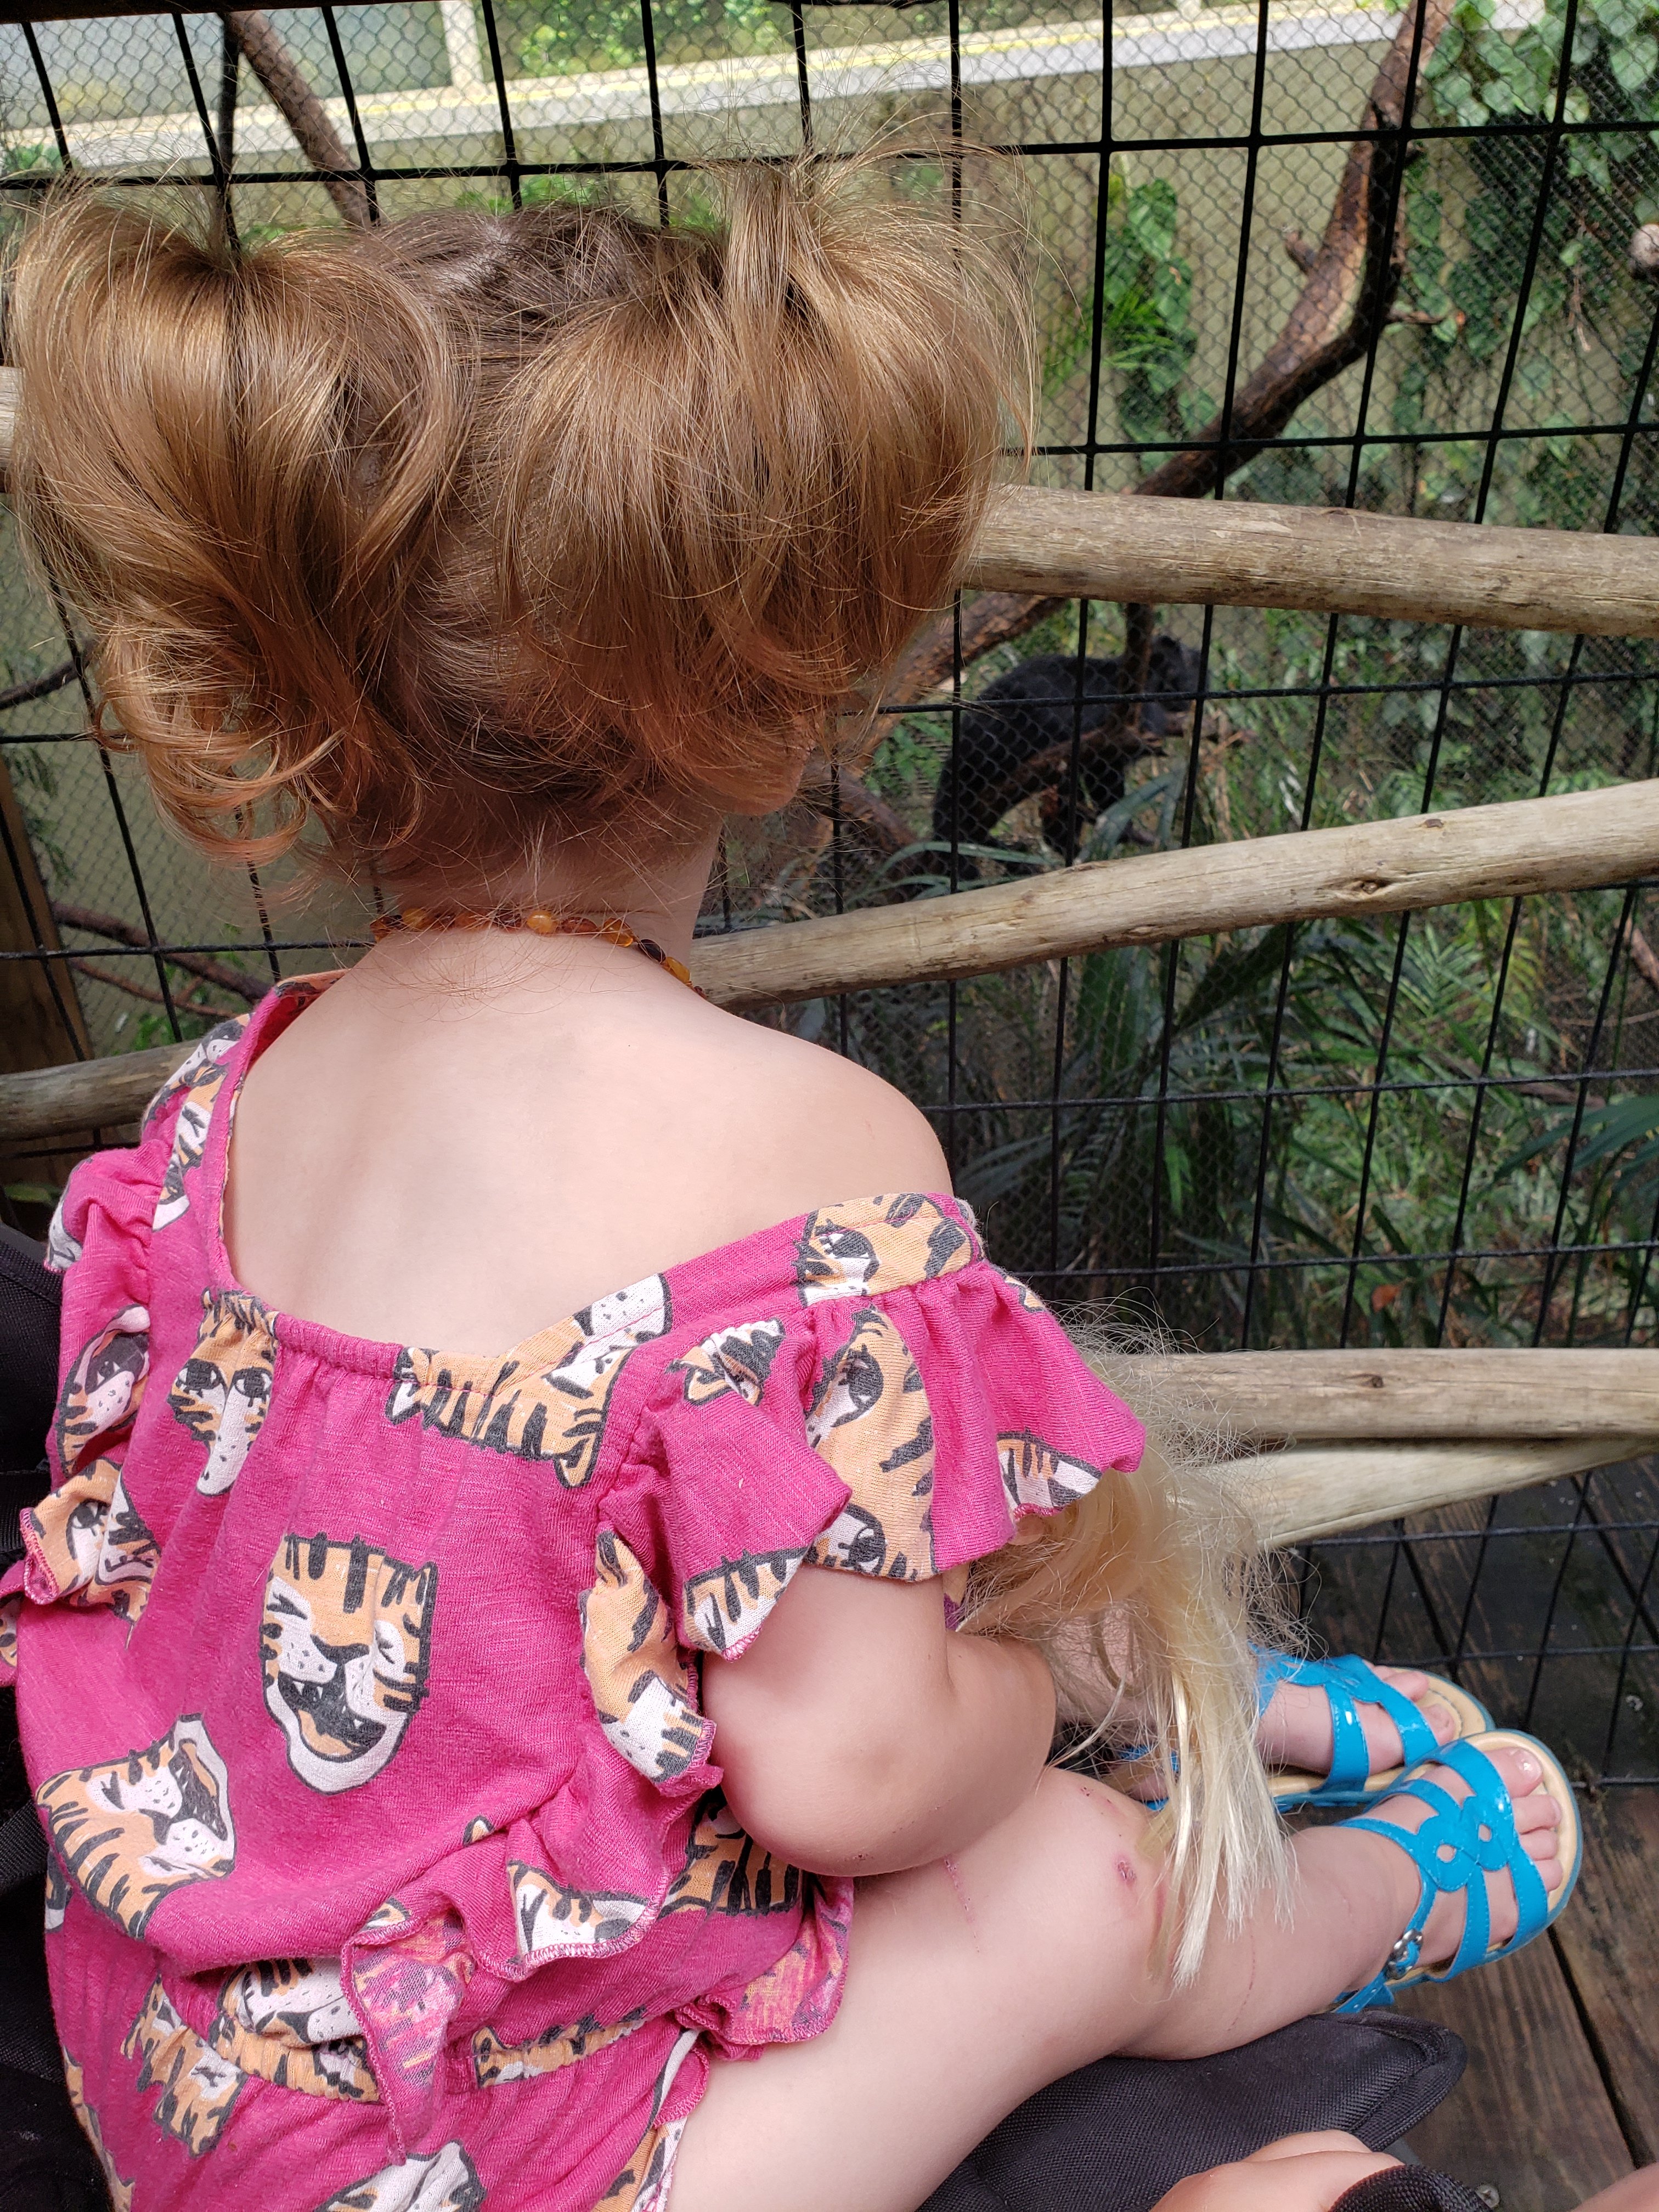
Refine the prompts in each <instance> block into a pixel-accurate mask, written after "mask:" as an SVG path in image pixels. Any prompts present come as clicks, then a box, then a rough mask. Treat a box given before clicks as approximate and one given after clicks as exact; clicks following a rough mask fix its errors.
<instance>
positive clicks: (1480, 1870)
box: [1337, 1729, 1582, 2012]
mask: <svg viewBox="0 0 1659 2212" xmlns="http://www.w3.org/2000/svg"><path fill="white" fill-rule="evenodd" d="M1355 1829H1361V1830H1364V1832H1366V1833H1367V1834H1369V1835H1372V1836H1378V1837H1383V1838H1386V1839H1387V1840H1388V1841H1389V1842H1390V1843H1391V1844H1397V1845H1398V1847H1399V1854H1400V1856H1398V1857H1396V1855H1395V1853H1394V1852H1392V1851H1390V1852H1389V1854H1388V1855H1387V1859H1386V1863H1387V1866H1388V1871H1389V1879H1390V1880H1391V1881H1393V1882H1394V1883H1395V1886H1396V1887H1397V1888H1398V1890H1399V1892H1400V1899H1401V1904H1402V1905H1405V1906H1407V1908H1408V1913H1407V1918H1406V1919H1405V1922H1404V1927H1403V1932H1402V1934H1401V1936H1400V1937H1399V1938H1398V1939H1397V1940H1396V1942H1395V1943H1394V1944H1393V1945H1392V1946H1391V1947H1390V1949H1389V1955H1388V1957H1387V1959H1386V1960H1384V1961H1383V1964H1382V1966H1381V1967H1380V1968H1379V1971H1378V1972H1377V1974H1376V1977H1375V1978H1374V1979H1373V1980H1371V1981H1370V1982H1369V1983H1368V1984H1366V1985H1365V1987H1364V1989H1362V1990H1355V1991H1354V1992H1353V1993H1352V1996H1348V1997H1346V1998H1345V1999H1343V2001H1342V2002H1340V2005H1339V2006H1338V2008H1337V2009H1338V2010H1339V2011H1341V2012H1354V2011H1359V2010H1363V2009H1364V2008H1365V2007H1366V2006H1368V2005H1373V2004H1390V2003H1392V2002H1393V2000H1394V1992H1395V1990H1396V1989H1399V1988H1401V1987H1405V1986H1407V1985H1408V1984H1411V1983H1413V1982H1416V1981H1420V1980H1422V1979H1424V1978H1425V1977H1426V1976H1427V1975H1429V1974H1431V1973H1432V1974H1434V1975H1435V1977H1436V1978H1437V1979H1440V1980H1448V1979H1449V1978H1451V1977H1452V1976H1453V1975H1455V1974H1460V1973H1463V1972H1466V1971H1467V1970H1468V1968H1469V1967H1470V1966H1480V1965H1482V1964H1483V1963H1485V1962H1486V1961H1487V1960H1492V1959H1496V1958H1498V1957H1501V1956H1503V1955H1504V1954H1505V1952H1506V1950H1508V1949H1510V1948H1516V1949H1518V1948H1520V1946H1521V1945H1522V1943H1525V1942H1530V1941H1531V1940H1532V1938H1533V1937H1534V1936H1536V1935H1539V1934H1541V1932H1542V1930H1543V1929H1546V1928H1547V1927H1548V1926H1549V1925H1550V1924H1551V1923H1552V1922H1553V1920H1554V1919H1555V1918H1556V1917H1557V1915H1558V1914H1559V1912H1560V1911H1561V1910H1562V1908H1563V1907H1564V1906H1565V1904H1566V1901H1567V1899H1568V1898H1569V1897H1570V1896H1571V1893H1572V1888H1573V1885H1574V1883H1575V1881H1577V1875H1578V1866H1579V1860H1580V1857H1581V1852H1582V1832H1581V1830H1580V1826H1579V1822H1578V1814H1577V1807H1576V1806H1575V1804H1574V1802H1573V1798H1572V1791H1571V1784H1569V1783H1568V1780H1567V1778H1566V1776H1565V1773H1564V1772H1563V1771H1562V1769H1561V1767H1560V1765H1559V1763H1558V1762H1557V1760H1556V1759H1554V1758H1553V1756H1552V1755H1551V1754H1550V1753H1548V1752H1547V1751H1546V1750H1545V1748H1544V1747H1543V1746H1542V1745H1541V1744H1540V1743H1538V1742H1537V1741H1535V1740H1534V1738H1532V1737H1530V1736H1523V1735H1519V1734H1517V1733H1516V1732H1514V1731H1512V1730H1509V1729H1494V1730H1492V1731H1491V1732H1490V1733H1488V1734H1487V1735H1482V1736H1477V1737H1474V1738H1472V1739H1468V1740H1465V1741H1461V1742H1459V1743H1456V1744H1454V1745H1453V1746H1452V1747H1450V1750H1449V1753H1448V1757H1447V1759H1446V1760H1445V1761H1444V1762H1443V1763H1442V1762H1440V1761H1434V1762H1431V1763H1430V1764H1428V1765H1423V1766H1414V1767H1413V1768H1412V1769H1411V1771H1410V1772H1409V1773H1408V1775H1407V1778H1406V1781H1405V1784H1404V1785H1403V1787H1402V1788H1401V1790H1400V1791H1399V1792H1398V1793H1396V1794H1395V1795H1394V1796H1388V1797H1385V1798H1384V1799H1383V1801H1382V1802H1381V1803H1380V1804H1378V1805H1377V1806H1376V1807H1375V1808H1374V1809H1373V1810H1372V1811H1370V1813H1367V1814H1361V1815H1360V1816H1359V1817H1358V1819H1356V1820H1346V1821H1345V1822H1344V1823H1343V1824H1342V1829H1341V1830H1340V1831H1339V1832H1343V1833H1346V1832H1352V1831H1353V1830H1355ZM1402 1860H1403V1862H1404V1863H1401V1862H1402ZM1413 1899H1414V1903H1413Z"/></svg>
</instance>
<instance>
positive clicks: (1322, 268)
mask: <svg viewBox="0 0 1659 2212" xmlns="http://www.w3.org/2000/svg"><path fill="white" fill-rule="evenodd" d="M1453 4H1454V0H1417V5H1416V6H1415V7H1412V8H1408V9H1407V10H1406V12H1405V13H1404V15H1401V19H1400V27H1399V29H1398V30H1397V31H1396V32H1395V37H1394V42H1393V44H1392V45H1391V46H1390V47H1389V52H1388V53H1387V55H1386V56H1385V58H1384V59H1383V64H1382V65H1381V67H1380V68H1379V69H1378V70H1377V73H1376V78H1375V80H1374V81H1373V82H1372V85H1371V88H1370V94H1369V96H1368V97H1367V99H1366V102H1365V107H1364V113H1363V115H1362V116H1361V118H1360V126H1359V127H1360V129H1361V130H1362V131H1368V132H1375V133H1378V134H1381V135H1378V136H1376V137H1363V138H1356V139H1355V141H1354V142H1353V143H1352V145H1351V146H1350V147H1349V149H1348V158H1347V161H1346V164H1345V165H1344V167H1343V171H1342V178H1341V181H1340V184H1339V185H1338V186H1337V191H1336V197H1335V199H1334V202H1333V203H1332V206H1331V212H1330V216H1329V217H1328V221H1327V222H1326V225H1325V229H1324V233H1323V235H1322V238H1321V240H1320V242H1319V244H1318V246H1316V247H1311V246H1309V245H1308V244H1307V242H1306V241H1305V240H1303V239H1302V237H1301V236H1300V234H1297V233H1292V234H1287V236H1286V239H1285V245H1286V246H1287V248H1288V250H1289V251H1290V252H1291V258H1292V259H1294V260H1295V261H1296V262H1297V265H1298V266H1299V267H1302V268H1304V270H1305V271H1306V282H1305V283H1304V285H1303V288H1302V290H1301V292H1300V294H1299V295H1298V296H1297V301H1296V304H1295V306H1294V307H1292V308H1291V313H1290V316H1289V318H1288V319H1287V320H1286V322H1285V326H1284V328H1283V330H1281V331H1280V332H1279V336H1278V337H1277V338H1276V339H1275V340H1274V341H1273V344H1272V345H1271V346H1270V347H1269V348H1268V349H1267V353H1266V354H1265V355H1264V356H1262V359H1261V362H1260V363H1259V364H1258V365H1257V367H1256V368H1255V369H1254V370H1253V371H1252V372H1251V374H1249V376H1248V377H1247V378H1246V379H1245V380H1244V382H1243V384H1242V385H1241V386H1239V388H1238V390H1237V392H1235V394H1234V396H1233V404H1232V408H1231V414H1230V416H1228V418H1227V420H1226V422H1225V425H1224V422H1223V420H1222V418H1221V416H1216V417H1215V418H1214V419H1213V420H1212V422H1210V423H1209V424H1208V425H1207V426H1206V428H1205V429H1203V430H1202V431H1201V432H1200V434H1199V435H1198V437H1197V438H1196V439H1194V442H1193V443H1192V445H1190V446H1189V447H1186V448H1184V449H1183V450H1182V452H1181V453H1172V454H1171V455H1170V457H1169V459H1167V460H1165V461H1164V463H1163V464H1162V465H1160V466H1159V467H1158V468H1156V469H1154V470H1153V471H1152V474H1151V475H1150V476H1148V477H1143V478H1142V480H1141V482H1140V483H1138V484H1136V485H1135V486H1134V487H1133V489H1134V490H1135V491H1136V492H1142V493H1151V494H1152V495H1155V496H1156V495H1162V496H1163V497H1165V498H1177V499H1199V498H1201V497H1202V496H1203V495H1204V494H1205V493H1206V492H1211V491H1213V490H1214V489H1216V487H1217V485H1218V484H1220V483H1223V482H1225V479H1226V478H1227V477H1230V476H1231V474H1232V473H1233V471H1235V470H1236V469H1238V468H1242V467H1243V465H1244V464H1245V462H1247V461H1249V460H1251V459H1254V458H1255V455H1256V454H1258V453H1261V450H1262V448H1263V447H1264V446H1265V445H1267V443H1269V442H1270V441H1272V440H1273V439H1274V438H1276V437H1277V436H1278V435H1279V433H1280V432H1281V431H1282V430H1283V429H1284V428H1285V424H1286V423H1287V422H1289V421H1290V419H1291V416H1293V415H1294V414H1295V413H1296V410H1297V408H1298V407H1300V406H1301V405H1303V404H1304V401H1306V400H1307V399H1309V398H1311V397H1312V395H1313V394H1314V393H1315V392H1317V391H1319V390H1320V389H1321V388H1322V386H1324V385H1327V384H1328V383H1329V382H1330V381H1331V380H1332V378H1333V377H1336V376H1340V374H1342V372H1343V370H1344V369H1345V368H1352V365H1353V363H1354V362H1357V361H1363V360H1364V357H1365V355H1366V354H1367V352H1368V351H1369V350H1370V347H1371V346H1372V344H1373V343H1375V342H1376V338H1377V337H1378V336H1379V335H1380V333H1381V331H1382V330H1383V325H1384V324H1385V323H1386V321H1387V320H1388V319H1389V311H1390V309H1391V308H1392V307H1393V306H1394V301H1395V294H1396V293H1397V292H1398V290H1399V289H1400V280H1401V276H1402V274H1403V273H1404V269H1405V256H1406V244H1405V232H1404V228H1403V226H1402V225H1401V223H1400V222H1399V221H1398V213H1399V190H1398V185H1399V178H1400V173H1401V167H1402V166H1403V163H1404V161H1405V158H1406V137H1405V132H1406V131H1407V129H1408V128H1409V125H1410V118H1409V117H1408V116H1407V114H1406V112H1405V110H1406V94H1407V85H1408V82H1409V80H1410V77H1411V59H1412V46H1413V38H1414V36H1415V32H1416V25H1417V20H1418V16H1419V13H1420V14H1421V15H1422V18H1423V32H1422V40H1421V43H1420V46H1419V50H1418V63H1419V73H1420V70H1421V67H1422V65H1423V64H1425V63H1426V62H1427V60H1428V58H1429V56H1430V55H1431V53H1432V52H1434V50H1435V47H1436V46H1437V45H1438V43H1439V41H1440V38H1441V34H1442V33H1443V31H1444V30H1445V27H1446V25H1447V22H1448V21H1449V19H1450V15H1451V10H1452V6H1453ZM1292 240H1294V243H1292ZM1224 428H1225V443H1224V441H1223V432H1224ZM1057 605H1060V602H1059V601H1058V600H1056V599H1039V598H1036V597H1035V596H1031V595H1028V594H1026V593H1024V592H985V593H984V594H982V595H981V597H980V598H979V599H975V600H973V601H972V602H970V604H969V605H967V606H965V607H964V608H963V617H962V657H963V661H964V663H965V662H967V661H969V660H971V659H975V657H976V656H977V655H978V654H979V653H985V652H988V651H989V650H990V648H991V647H992V646H994V645H1001V644H1004V643H1006V641H1008V640H1009V639H1011V638H1016V637H1019V636H1021V635H1024V632H1025V631H1026V630H1028V629H1031V628H1033V627H1034V626H1035V625H1036V623H1039V622H1041V621H1042V619H1043V617H1045V616H1046V615H1048V614H1049V613H1051V612H1052V611H1054V608H1055V607H1056V606H1057ZM953 646H954V634H953V625H952V623H951V618H950V617H948V616H943V617H939V619H938V620H936V621H935V622H933V623H931V624H929V626H928V628H927V629H925V630H924V631H923V632H922V633H921V635H919V636H918V637H917V638H916V639H915V641H913V643H912V644H911V645H910V647H908V650H907V652H906V653H905V655H904V657H903V659H902V661H901V662H900V664H899V665H898V668H897V669H896V671H894V676H893V680H892V681H891V682H890V684H889V685H888V687H887V691H886V695H885V696H886V703H887V704H889V705H890V706H905V707H908V706H912V705H914V704H915V702H916V701H918V700H919V699H921V698H924V697H926V696H927V692H928V691H929V690H937V689H938V688H939V684H940V683H941V682H942V681H943V680H944V678H946V677H948V676H949V674H950V671H951V666H952V661H953ZM940 671H943V674H941V672H940Z"/></svg>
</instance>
